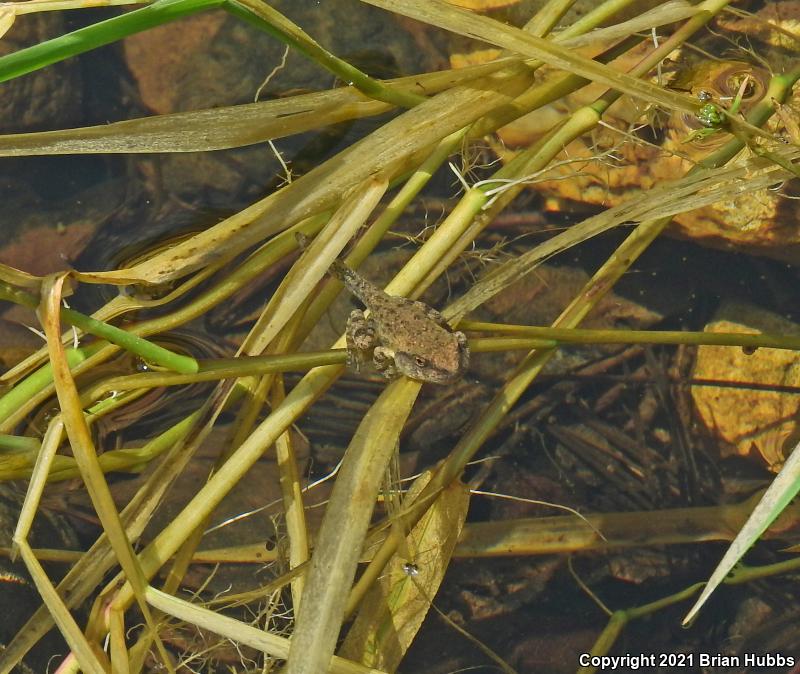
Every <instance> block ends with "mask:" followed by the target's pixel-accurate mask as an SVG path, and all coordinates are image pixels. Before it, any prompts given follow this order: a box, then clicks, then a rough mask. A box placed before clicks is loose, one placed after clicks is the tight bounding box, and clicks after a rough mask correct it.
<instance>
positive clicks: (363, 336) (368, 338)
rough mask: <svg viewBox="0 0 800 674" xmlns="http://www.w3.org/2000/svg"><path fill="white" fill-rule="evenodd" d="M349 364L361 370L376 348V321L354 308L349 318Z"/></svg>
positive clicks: (354, 368) (346, 334) (346, 333)
mask: <svg viewBox="0 0 800 674" xmlns="http://www.w3.org/2000/svg"><path fill="white" fill-rule="evenodd" d="M345 339H346V340H347V366H348V367H350V368H352V369H353V370H355V371H356V372H359V371H360V370H361V367H362V366H363V365H364V363H366V362H367V360H368V356H369V354H370V353H371V352H372V350H373V349H374V348H375V342H376V340H375V321H373V320H372V319H371V318H367V317H366V316H364V312H363V311H361V310H359V309H353V311H352V312H350V317H349V318H348V319H347V330H346V332H345Z"/></svg>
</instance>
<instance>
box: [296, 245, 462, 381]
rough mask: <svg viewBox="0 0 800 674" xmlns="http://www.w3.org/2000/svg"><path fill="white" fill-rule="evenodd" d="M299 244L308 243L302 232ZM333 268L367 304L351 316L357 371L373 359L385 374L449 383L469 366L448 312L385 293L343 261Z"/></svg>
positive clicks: (350, 347)
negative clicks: (362, 309)
mask: <svg viewBox="0 0 800 674" xmlns="http://www.w3.org/2000/svg"><path fill="white" fill-rule="evenodd" d="M297 240H298V243H299V245H300V247H301V248H303V249H304V248H306V247H307V241H306V239H305V237H304V236H302V235H300V234H298V236H297ZM329 272H330V274H331V275H332V276H334V277H336V278H337V279H339V280H340V281H341V282H342V283H343V284H344V285H345V287H346V288H347V289H348V290H349V291H350V292H351V293H352V294H353V295H355V296H356V297H357V298H358V299H359V300H361V302H363V303H364V305H365V306H366V308H367V309H368V310H369V315H367V314H366V313H365V312H364V311H361V310H358V309H356V310H354V311H352V312H351V313H350V317H349V318H348V320H347V332H346V338H347V364H348V365H349V366H350V367H352V368H353V369H354V370H356V371H359V370H360V369H361V367H362V366H363V365H364V364H365V363H366V362H367V360H369V358H370V357H371V358H372V362H373V364H374V365H375V367H376V369H378V370H379V371H380V372H382V373H383V376H384V377H386V378H387V379H389V378H393V377H395V376H397V375H405V376H407V377H411V378H412V379H416V380H417V381H423V382H431V383H434V384H449V383H450V382H453V381H456V380H457V379H459V378H460V377H461V376H463V374H464V372H466V370H467V367H468V366H469V346H468V345H467V337H466V335H465V334H464V333H463V332H458V331H455V332H454V331H453V329H452V328H451V327H450V326H449V325H448V323H447V321H446V320H445V318H444V316H442V315H441V314H440V313H439V312H438V311H436V309H433V308H432V307H429V306H428V305H427V304H425V303H424V302H417V301H415V300H410V299H408V298H405V297H396V296H393V295H388V294H386V293H385V292H384V291H383V290H381V289H380V288H378V287H377V286H376V285H374V284H373V283H371V282H369V281H367V280H366V279H365V278H364V277H363V276H361V275H360V274H358V273H357V272H356V271H355V270H353V269H351V268H350V267H348V266H347V265H346V264H345V263H344V262H342V261H341V260H335V261H334V262H333V264H332V265H331V266H330V269H329Z"/></svg>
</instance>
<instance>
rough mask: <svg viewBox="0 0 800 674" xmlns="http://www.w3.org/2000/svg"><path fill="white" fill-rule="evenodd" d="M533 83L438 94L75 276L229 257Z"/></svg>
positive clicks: (163, 276)
mask: <svg viewBox="0 0 800 674" xmlns="http://www.w3.org/2000/svg"><path fill="white" fill-rule="evenodd" d="M529 83H530V73H529V72H528V71H527V70H526V69H525V68H524V67H523V66H521V65H519V66H516V67H514V66H511V67H510V72H507V73H504V74H497V75H495V76H490V77H487V78H481V79H479V80H474V81H471V82H469V83H468V84H465V85H461V86H458V87H455V88H453V89H450V90H448V91H446V92H443V93H441V94H438V95H437V96H434V97H433V98H431V99H429V100H427V101H425V103H422V104H420V105H418V106H417V107H415V108H413V109H411V110H408V111H407V112H405V113H403V114H402V115H401V116H399V117H397V118H395V119H393V120H391V121H390V122H388V123H386V124H385V125H384V126H382V127H381V128H380V129H378V130H376V131H374V132H373V133H372V134H370V135H369V137H367V138H365V139H364V140H362V141H359V142H358V143H356V144H354V145H353V146H351V147H350V148H348V149H347V150H344V151H343V152H340V153H339V154H338V155H336V156H335V157H333V158H331V159H330V160H328V161H326V162H325V163H324V164H321V165H320V166H318V167H316V168H315V169H313V170H311V171H309V172H308V173H307V174H305V175H304V176H302V177H301V178H298V179H297V180H295V181H294V182H293V183H291V184H290V185H288V186H286V187H284V188H283V189H282V190H280V191H279V192H276V193H275V194H272V195H270V196H268V197H266V198H264V199H262V200H261V201H259V202H257V203H255V204H253V205H252V206H250V207H248V208H246V209H245V210H243V211H241V212H239V213H237V214H236V215H234V216H232V217H230V218H227V219H226V220H223V221H222V222H220V223H219V224H217V225H215V226H214V227H211V228H209V229H208V230H206V231H204V232H201V233H200V234H198V235H196V236H193V237H191V238H190V239H187V240H186V241H184V242H181V243H179V244H178V245H176V246H174V247H173V248H170V249H169V250H168V251H164V252H163V253H159V254H157V255H154V256H153V257H151V258H149V259H148V260H147V261H146V262H143V263H141V264H138V265H135V266H133V267H130V268H127V269H120V270H116V271H112V272H91V273H88V272H87V273H80V274H76V277H77V278H78V279H79V280H82V281H87V282H90V283H120V282H124V283H137V282H143V283H162V282H167V281H170V280H173V279H176V278H180V277H182V276H185V275H186V274H189V273H191V272H192V271H194V270H196V269H198V268H199V267H201V266H203V265H206V264H211V263H214V262H216V261H217V260H219V259H225V258H229V257H230V256H232V255H235V254H237V253H239V252H242V251H244V250H246V249H247V248H249V247H251V246H253V245H255V244H256V243H258V242H259V241H262V240H264V239H265V238H266V237H268V236H271V235H272V234H275V233H277V232H279V231H283V230H284V229H287V228H288V227H290V226H292V225H293V224H295V223H297V222H299V221H300V220H302V219H303V218H306V217H308V216H309V215H313V214H315V213H320V212H322V211H324V210H326V209H328V208H330V207H331V206H333V205H334V204H336V203H338V201H339V200H340V199H341V195H342V194H344V193H346V192H347V191H349V190H350V189H352V188H353V187H354V186H355V185H358V184H359V183H361V182H363V181H365V180H367V179H368V178H369V177H370V176H373V175H377V174H380V175H384V176H387V177H389V178H392V177H394V176H395V175H396V174H398V173H402V172H404V171H405V170H407V169H408V168H411V167H412V166H413V165H414V164H416V163H417V161H418V159H422V158H424V157H422V156H421V154H422V153H425V156H427V154H428V153H429V151H430V147H431V146H432V145H434V144H436V143H438V142H439V141H440V140H441V139H442V138H445V137H446V136H448V135H450V134H451V133H453V132H455V131H457V130H459V129H461V128H463V127H464V126H467V125H469V124H471V123H472V122H474V121H475V120H476V119H478V118H479V117H481V116H483V115H484V114H486V113H487V112H489V111H490V110H493V109H495V108H497V107H500V106H502V105H506V104H508V103H510V102H511V101H512V100H513V99H514V98H515V97H516V96H517V95H518V94H519V93H521V92H522V90H523V89H524V88H526V87H527V85H528V84H529Z"/></svg>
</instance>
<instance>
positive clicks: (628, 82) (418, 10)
mask: <svg viewBox="0 0 800 674" xmlns="http://www.w3.org/2000/svg"><path fill="white" fill-rule="evenodd" d="M361 1H362V2H364V3H366V4H368V5H374V6H375V7H380V8H382V9H385V10H387V11H390V12H395V13H396V14H400V15H402V16H407V17H410V18H412V19H416V20H418V21H422V22H423V23H426V24H431V25H434V26H438V27H439V28H444V29H445V30H449V31H451V32H454V33H458V34H460V35H464V36H466V37H469V38H473V39H476V40H481V41H482V42H488V43H489V44H493V45H496V46H498V47H504V48H506V49H510V50H511V51H513V52H516V53H518V54H521V55H523V56H527V57H531V58H535V59H539V60H540V61H543V62H544V63H547V64H548V65H551V66H553V67H554V68H559V69H561V70H564V71H567V72H571V73H574V74H575V75H580V76H582V77H586V78H587V79H589V80H591V81H593V82H598V83H600V84H605V85H606V86H608V87H611V88H612V89H616V90H619V91H622V92H623V93H626V94H629V95H631V96H635V97H637V98H642V99H644V100H646V101H648V102H651V103H659V104H661V105H663V106H664V107H666V108H667V109H669V110H681V111H683V112H688V113H694V112H696V111H697V109H698V107H699V106H698V103H697V101H696V100H694V99H693V98H691V97H690V96H686V95H683V94H678V93H676V92H672V91H668V90H665V89H664V88H662V87H659V86H658V85H655V84H652V83H650V82H647V81H645V80H641V79H639V78H636V77H631V76H630V75H627V74H624V73H621V72H619V71H617V70H614V69H613V68H610V67H608V66H605V65H602V64H600V63H598V62H597V61H593V60H592V59H589V58H586V57H584V56H581V55H579V54H578V53H576V52H575V51H573V50H571V49H569V48H567V47H563V46H560V45H558V44H556V43H555V42H553V41H551V40H545V39H543V38H539V37H536V36H534V35H531V34H530V33H526V32H525V31H524V30H521V29H519V28H515V27H513V26H509V25H507V24H504V23H501V22H500V21H496V20H494V19H491V18H488V17H485V16H480V15H478V14H473V13H472V12H469V11H467V10H465V9H460V8H458V7H454V6H453V5H449V4H447V3H445V2H442V0H361ZM718 4H721V5H724V4H727V3H718Z"/></svg>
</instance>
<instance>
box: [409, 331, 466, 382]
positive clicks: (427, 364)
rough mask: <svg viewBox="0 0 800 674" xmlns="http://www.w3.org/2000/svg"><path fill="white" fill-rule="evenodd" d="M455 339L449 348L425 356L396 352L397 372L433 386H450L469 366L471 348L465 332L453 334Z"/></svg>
mask: <svg viewBox="0 0 800 674" xmlns="http://www.w3.org/2000/svg"><path fill="white" fill-rule="evenodd" d="M453 337H455V339H454V340H452V342H450V344H449V345H448V348H444V349H441V350H438V351H436V352H435V353H432V354H426V355H425V356H423V355H420V354H414V353H408V352H406V351H400V350H397V351H395V352H394V364H395V367H396V368H397V372H398V373H399V374H404V375H406V376H407V377H411V378H412V379H417V380H419V381H427V382H431V383H433V384H449V383H450V382H453V381H455V380H457V379H460V378H461V376H462V375H463V374H464V372H466V370H467V367H468V366H469V347H468V346H467V337H466V335H464V333H463V332H456V333H453Z"/></svg>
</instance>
